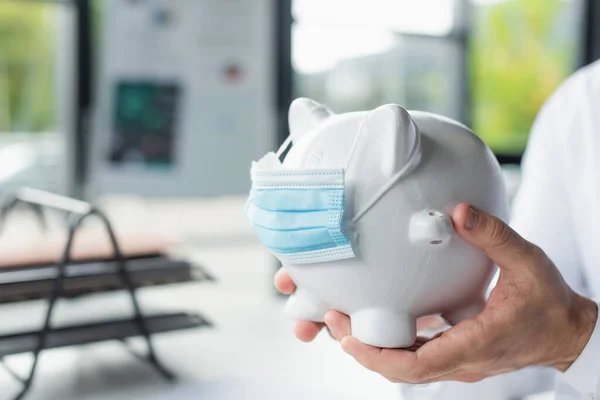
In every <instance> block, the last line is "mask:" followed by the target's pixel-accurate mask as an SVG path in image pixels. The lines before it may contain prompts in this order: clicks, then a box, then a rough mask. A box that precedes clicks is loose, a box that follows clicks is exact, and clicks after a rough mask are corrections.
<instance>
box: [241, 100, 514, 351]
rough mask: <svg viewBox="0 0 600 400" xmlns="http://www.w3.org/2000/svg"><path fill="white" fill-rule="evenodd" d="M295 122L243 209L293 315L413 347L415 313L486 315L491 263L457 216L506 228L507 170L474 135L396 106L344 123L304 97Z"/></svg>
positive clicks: (377, 342) (348, 117)
mask: <svg viewBox="0 0 600 400" xmlns="http://www.w3.org/2000/svg"><path fill="white" fill-rule="evenodd" d="M289 126H290V137H289V139H288V140H287V141H286V143H285V144H284V145H283V146H282V148H281V149H280V151H279V152H278V153H277V154H276V153H268V154H267V155H266V156H265V157H263V158H262V159H261V160H259V161H256V162H254V163H253V165H252V170H251V177H252V189H251V192H250V197H249V199H248V201H247V203H246V208H245V212H246V215H247V216H248V218H249V219H250V221H251V223H252V225H253V228H254V230H255V231H256V232H257V234H258V236H259V239H260V240H261V242H262V243H263V244H264V245H265V246H267V247H268V248H269V250H270V251H271V252H272V253H273V254H274V255H275V256H276V257H277V258H279V260H280V261H281V262H282V264H283V266H284V268H285V269H286V271H287V272H288V273H289V275H290V276H291V278H292V279H293V281H294V282H295V283H296V285H297V291H296V293H295V294H294V295H293V296H292V297H291V298H290V299H289V301H288V303H287V305H286V310H285V311H286V314H287V316H289V317H290V318H293V319H299V320H311V321H323V317H324V315H325V313H326V312H327V311H329V310H338V311H340V312H343V313H345V314H347V315H349V316H350V319H351V329H352V334H353V336H355V337H356V338H357V339H358V340H360V341H362V342H363V343H366V344H369V345H373V346H378V347H385V348H395V347H407V346H410V345H412V344H413V343H414V341H415V337H416V332H415V331H416V324H415V321H416V318H418V317H421V316H425V315H432V314H441V315H442V316H443V317H444V318H445V319H446V320H448V321H449V322H450V323H452V324H456V323H458V322H459V321H461V320H463V319H466V318H469V317H472V316H475V315H476V314H478V313H479V312H480V311H481V310H482V309H483V306H484V301H485V300H484V298H485V293H486V288H487V286H488V284H489V283H490V281H491V279H492V277H493V275H494V272H495V266H494V265H493V263H492V262H491V260H490V259H488V258H487V257H486V256H485V254H484V253H483V252H482V251H480V250H479V249H477V248H475V247H473V246H471V245H469V244H467V243H466V242H465V241H463V240H462V239H461V238H460V237H459V236H458V235H457V234H456V232H455V231H454V228H453V225H452V222H451V219H450V214H451V213H452V211H453V209H454V207H455V206H456V205H457V204H459V203H460V202H469V203H471V204H473V205H475V206H477V207H479V208H480V209H482V210H484V211H486V212H489V213H491V214H494V215H496V216H498V217H499V218H501V219H504V220H506V217H507V212H508V211H507V208H508V207H507V196H506V193H505V186H504V182H503V179H502V176H501V171H500V167H499V165H498V163H497V161H496V159H495V158H494V156H493V154H492V153H491V151H490V150H489V149H488V148H487V147H486V146H485V144H484V143H483V142H482V141H481V140H480V139H479V138H478V137H477V136H475V135H474V134H473V132H471V131H470V130H469V129H468V128H466V127H464V126H463V125H461V124H459V123H457V122H454V121H452V120H450V119H447V118H444V117H441V116H438V115H434V114H429V113H425V112H413V111H407V110H405V109H404V108H402V107H400V106H398V105H395V104H388V105H384V106H381V107H379V108H377V109H375V110H372V111H363V112H354V113H347V114H339V115H336V114H334V113H332V112H331V111H330V110H329V109H328V108H327V107H325V106H323V105H321V104H319V103H317V102H315V101H312V100H309V99H304V98H301V99H297V100H295V101H294V102H293V103H292V105H291V107H290V111H289ZM284 148H285V149H284ZM288 148H289V150H288V151H287V154H285V157H284V154H282V153H283V150H286V149H288ZM282 158H283V160H281V159H282Z"/></svg>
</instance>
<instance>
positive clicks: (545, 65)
mask: <svg viewBox="0 0 600 400" xmlns="http://www.w3.org/2000/svg"><path fill="white" fill-rule="evenodd" d="M565 7H572V5H571V4H569V3H567V2H564V1H561V0H511V1H507V2H502V3H498V4H494V5H490V6H487V7H481V8H478V9H477V15H476V16H475V21H476V22H477V24H476V26H475V30H474V34H473V37H472V39H471V52H470V57H471V59H470V65H471V72H472V73H471V86H472V88H473V104H474V107H473V128H474V129H475V131H476V132H478V134H479V135H481V137H482V139H483V140H484V141H486V142H487V143H488V145H490V146H491V147H492V148H493V149H494V150H495V151H497V152H500V153H514V152H520V151H522V150H523V148H524V147H525V145H526V142H527V137H528V133H529V130H530V128H531V125H532V124H533V121H534V120H535V116H536V114H537V112H538V111H539V109H540V107H541V106H542V105H543V103H544V101H545V100H546V99H547V98H548V97H549V96H550V95H551V94H552V92H553V91H554V90H555V89H556V88H557V87H558V85H560V83H561V82H562V81H563V80H564V79H565V77H566V76H567V75H568V74H569V73H570V72H571V71H572V69H573V59H574V49H575V45H574V43H573V42H574V40H573V38H572V37H571V40H569V37H564V36H565V35H560V33H557V32H559V30H558V29H557V28H564V26H560V25H561V23H564V22H565V21H564V20H561V19H560V18H561V17H564V15H565V14H564V12H565Z"/></svg>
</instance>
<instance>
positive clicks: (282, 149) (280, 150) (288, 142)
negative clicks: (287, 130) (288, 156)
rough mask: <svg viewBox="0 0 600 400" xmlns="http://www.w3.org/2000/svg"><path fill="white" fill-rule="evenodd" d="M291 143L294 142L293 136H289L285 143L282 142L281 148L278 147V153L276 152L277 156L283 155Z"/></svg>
mask: <svg viewBox="0 0 600 400" xmlns="http://www.w3.org/2000/svg"><path fill="white" fill-rule="evenodd" d="M290 143H292V136H291V135H290V136H288V137H287V138H286V139H285V140H284V141H283V143H282V144H281V146H279V149H277V153H275V155H276V156H277V158H279V157H281V155H282V154H283V152H284V151H285V150H286V149H287V148H288V147H289V146H290Z"/></svg>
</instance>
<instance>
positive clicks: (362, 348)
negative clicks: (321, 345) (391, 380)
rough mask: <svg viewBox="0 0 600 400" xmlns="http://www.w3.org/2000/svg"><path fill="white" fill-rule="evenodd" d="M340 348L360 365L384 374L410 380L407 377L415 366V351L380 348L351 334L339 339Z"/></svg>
mask: <svg viewBox="0 0 600 400" xmlns="http://www.w3.org/2000/svg"><path fill="white" fill-rule="evenodd" d="M341 345H342V349H343V350H344V351H345V352H346V353H348V354H350V355H351V356H352V357H354V359H355V360H356V361H358V362H359V363H360V364H361V365H362V366H364V367H365V368H367V369H370V370H371V371H374V372H377V373H379V374H381V375H384V376H393V377H396V378H398V379H401V380H404V381H409V382H412V381H411V380H410V379H408V378H407V377H409V376H410V371H411V370H412V369H414V368H415V365H416V361H417V356H416V353H415V352H412V351H409V350H399V349H381V348H379V347H373V346H369V345H366V344H364V343H362V342H360V341H359V340H358V339H356V338H355V337H353V336H346V337H344V338H343V339H342V340H341Z"/></svg>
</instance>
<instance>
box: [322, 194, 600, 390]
mask: <svg viewBox="0 0 600 400" xmlns="http://www.w3.org/2000/svg"><path fill="white" fill-rule="evenodd" d="M452 220H453V223H454V227H455V229H456V231H457V233H458V234H459V235H460V236H461V237H462V238H463V239H465V240H466V241H467V242H469V243H471V244H472V245H474V246H477V247H479V248H480V249H482V250H483V251H484V252H485V253H486V254H487V255H488V256H489V257H490V258H491V259H492V260H493V261H494V262H495V263H496V264H497V265H498V267H499V268H500V277H499V280H498V283H497V285H496V287H495V288H494V289H493V291H492V292H491V294H490V297H489V300H488V302H487V304H486V307H485V309H484V310H483V311H482V312H481V314H479V315H478V316H477V317H475V318H471V319H468V320H465V321H462V322H461V323H459V324H457V325H455V326H454V327H452V328H450V329H448V330H447V331H445V332H443V333H441V334H438V335H437V336H436V337H434V338H432V339H430V340H428V341H427V340H424V341H423V340H421V341H420V342H418V343H417V346H416V349H415V348H412V349H381V348H376V347H372V346H368V345H366V344H363V343H361V342H360V341H358V340H357V339H356V338H354V337H352V336H351V331H350V320H349V318H348V317H347V316H346V315H344V314H341V313H338V312H335V311H332V312H329V313H328V314H327V316H326V319H325V321H326V322H327V325H328V327H329V329H330V332H331V333H332V335H333V336H334V337H336V338H337V339H338V340H340V341H341V345H342V348H343V349H344V350H345V351H346V352H347V353H349V354H350V355H352V356H353V357H354V358H355V359H356V360H357V361H358V362H359V363H361V364H362V365H363V366H365V367H366V368H368V369H370V370H372V371H375V372H377V373H379V374H381V375H383V376H384V377H386V378H387V379H389V380H391V381H393V382H407V383H430V382H436V381H447V380H453V381H462V382H477V381H480V380H482V379H484V378H486V377H489V376H493V375H497V374H502V373H506V372H510V371H514V370H518V369H521V368H524V367H527V366H533V365H539V366H552V367H554V368H556V369H558V370H560V371H565V370H566V369H567V368H568V367H569V366H570V365H571V364H572V363H573V362H574V361H575V359H576V358H577V357H578V355H579V354H580V353H581V351H582V350H583V348H584V347H585V345H586V343H587V341H588V340H589V338H590V336H591V334H592V331H593V328H594V325H595V322H596V318H597V313H598V311H597V307H596V304H595V303H594V302H592V301H591V300H589V299H586V298H584V297H582V296H580V295H578V294H577V293H575V292H574V291H573V290H572V289H571V288H570V287H569V286H568V285H567V284H566V282H565V281H564V280H563V278H562V276H561V274H560V272H559V271H558V269H557V268H556V266H554V264H553V263H552V261H550V259H549V258H548V257H547V256H546V254H545V253H544V252H543V251H542V250H541V249H540V248H539V247H537V246H535V245H533V244H531V243H529V242H527V241H526V240H524V239H523V238H522V237H520V236H519V235H518V234H517V233H516V232H514V231H513V230H512V229H511V228H510V227H509V226H508V225H506V224H505V223H503V222H502V221H500V220H499V219H497V218H495V217H493V216H490V215H488V214H486V213H484V212H482V211H479V210H476V209H475V208H473V207H470V206H469V205H468V204H464V203H463V204H460V205H459V206H457V207H456V209H455V210H454V213H453V216H452ZM315 329H316V328H315Z"/></svg>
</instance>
